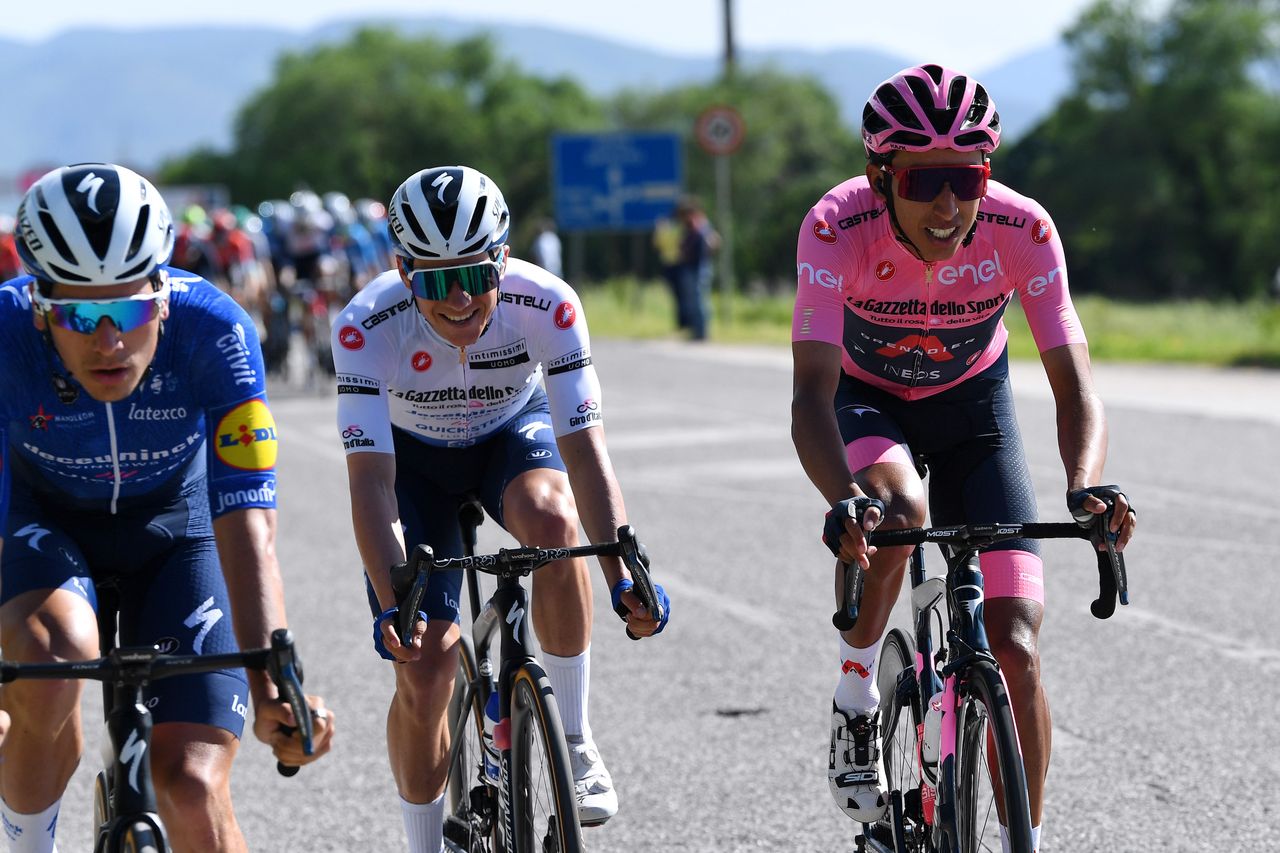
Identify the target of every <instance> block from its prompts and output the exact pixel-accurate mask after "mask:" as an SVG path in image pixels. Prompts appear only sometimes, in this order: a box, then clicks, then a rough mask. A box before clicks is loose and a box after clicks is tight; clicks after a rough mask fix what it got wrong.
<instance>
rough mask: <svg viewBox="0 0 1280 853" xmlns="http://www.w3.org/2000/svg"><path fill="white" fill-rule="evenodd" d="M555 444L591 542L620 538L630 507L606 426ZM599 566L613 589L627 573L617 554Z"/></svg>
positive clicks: (569, 434) (581, 430) (577, 434)
mask: <svg viewBox="0 0 1280 853" xmlns="http://www.w3.org/2000/svg"><path fill="white" fill-rule="evenodd" d="M556 444H557V446H558V447H559V448H560V456H561V458H562V459H564V467H565V468H566V469H567V470H568V472H569V487H570V488H571V489H572V490H573V498H574V502H575V503H577V505H578V514H579V516H580V518H581V519H582V529H583V530H585V531H586V533H587V538H588V539H590V540H591V541H592V542H609V541H611V540H613V539H615V538H617V535H618V528H619V527H621V526H622V525H624V524H626V523H627V508H626V506H624V505H623V502H622V489H621V488H619V486H618V480H617V478H616V477H615V476H614V473H613V462H612V460H610V459H609V449H608V448H607V447H606V446H605V440H604V427H603V426H599V425H597V426H591V427H587V428H586V429H580V430H577V431H575V432H571V433H567V434H565V435H562V436H560V437H558V438H557V439H556ZM600 566H601V568H602V569H603V570H604V576H605V580H606V581H608V583H609V588H610V589H612V588H613V585H614V584H616V583H617V582H618V580H619V579H620V578H622V577H625V576H626V575H625V570H624V569H623V567H622V561H621V560H620V559H618V558H617V557H601V558H600Z"/></svg>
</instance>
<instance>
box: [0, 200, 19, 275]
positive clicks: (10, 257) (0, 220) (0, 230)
mask: <svg viewBox="0 0 1280 853" xmlns="http://www.w3.org/2000/svg"><path fill="white" fill-rule="evenodd" d="M13 227H14V220H13V217H12V216H7V215H4V214H0V282H3V281H8V280H9V279H11V278H13V277H14V276H17V275H20V274H21V273H22V260H21V259H20V258H19V257H18V245H17V243H16V242H15V241H14V239H13Z"/></svg>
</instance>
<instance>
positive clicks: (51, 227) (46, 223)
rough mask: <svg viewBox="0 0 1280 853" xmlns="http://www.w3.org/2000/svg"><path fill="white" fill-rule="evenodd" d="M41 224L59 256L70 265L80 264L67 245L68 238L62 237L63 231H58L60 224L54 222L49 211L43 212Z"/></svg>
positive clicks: (41, 212) (41, 213)
mask: <svg viewBox="0 0 1280 853" xmlns="http://www.w3.org/2000/svg"><path fill="white" fill-rule="evenodd" d="M40 224H41V225H42V226H43V227H44V232H45V233H46V234H48V235H49V242H50V243H52V244H53V248H55V249H57V250H58V254H59V255H62V258H63V260H65V261H66V262H67V263H69V264H75V263H78V261H77V260H76V256H75V255H73V254H72V253H71V247H70V246H68V245H67V240H66V238H65V237H63V236H62V231H60V230H59V229H58V223H57V222H55V221H54V219H53V216H52V215H51V214H49V213H48V212H47V211H44V210H41V211H40ZM50 266H52V264H50Z"/></svg>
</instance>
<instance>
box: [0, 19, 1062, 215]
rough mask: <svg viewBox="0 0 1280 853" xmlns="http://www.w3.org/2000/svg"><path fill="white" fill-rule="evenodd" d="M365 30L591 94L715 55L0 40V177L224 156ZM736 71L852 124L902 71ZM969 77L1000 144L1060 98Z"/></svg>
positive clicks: (1007, 69) (276, 37)
mask: <svg viewBox="0 0 1280 853" xmlns="http://www.w3.org/2000/svg"><path fill="white" fill-rule="evenodd" d="M370 23H373V24H378V23H382V24H387V25H394V26H396V27H397V28H399V29H400V30H401V31H402V32H405V33H406V34H423V33H432V34H434V35H437V36H440V37H442V38H446V39H456V38H460V37H463V36H466V35H471V34H474V33H477V32H485V33H488V34H490V35H491V36H492V37H493V38H494V40H495V43H496V44H497V45H498V49H499V51H500V53H501V54H502V55H503V56H504V57H506V58H508V59H510V60H512V61H514V62H516V63H517V64H518V65H519V66H520V67H522V68H523V69H525V70H526V71H528V72H529V73H532V74H536V75H539V76H546V77H560V76H565V77H571V78H574V79H576V80H577V81H578V82H579V83H580V84H581V85H582V86H583V87H584V88H586V89H587V90H588V91H590V92H592V93H594V94H597V95H608V94H612V93H614V92H617V91H619V90H620V89H623V88H666V87H670V86H674V85H678V84H682V83H688V82H692V81H697V80H705V79H708V78H710V77H712V76H713V75H715V74H716V73H717V70H718V68H719V60H718V58H716V57H684V56H677V55H671V54H665V53H662V52H660V51H656V50H647V49H644V48H640V47H634V46H630V45H626V44H621V43H618V42H613V41H609V40H606V39H600V38H595V37H592V36H585V35H579V34H576V33H569V32H565V31H562V30H555V29H549V28H545V27H536V26H515V25H504V26H503V27H502V28H500V29H498V28H492V27H489V26H486V25H482V24H477V23H475V22H468V21H460V20H456V19H450V18H440V17H431V18H421V19H415V20H411V21H404V20H390V19H384V20H379V19H360V20H350V21H338V22H333V23H330V24H326V25H324V26H321V27H318V28H316V29H313V30H311V31H308V32H302V33H299V32H293V31H289V30H282V29H270V28H262V27H242V28H226V27H222V28H219V27H191V28H176V29H154V30H145V31H142V30H132V31H121V30H106V29H76V30H69V31H66V32H63V33H61V34H59V35H57V36H54V37H52V38H49V39H47V40H45V41H42V42H38V43H34V44H28V43H23V42H16V41H12V40H5V39H0V79H2V80H5V81H8V86H7V87H6V91H5V98H4V100H5V116H6V118H7V119H8V126H7V127H6V128H5V132H4V133H2V134H0V175H6V174H7V175H16V174H19V173H21V172H23V171H25V170H27V169H30V168H35V167H39V166H43V165H56V164H60V163H66V162H72V161H76V160H91V159H106V160H119V161H124V162H128V163H132V164H135V165H138V166H140V167H143V168H147V167H150V166H154V165H156V164H158V163H159V162H160V161H161V160H162V159H164V158H166V157H171V156H175V155H179V154H183V153H186V152H188V151H190V150H191V149H193V148H195V147H196V146H198V145H212V146H214V147H217V148H222V149H225V148H228V147H229V146H230V144H231V140H232V124H233V121H234V118H235V113H236V110H237V109H238V108H239V106H240V105H241V104H242V103H243V102H244V101H245V100H246V99H247V98H248V97H249V96H250V95H251V94H253V92H254V91H256V90H257V89H259V88H261V87H262V86H264V85H266V84H267V83H269V82H270V80H271V77H272V72H273V68H274V63H275V61H276V58H277V57H278V56H279V55H280V54H281V53H282V52H283V51H290V50H292V51H297V50H305V49H308V48H310V47H312V46H314V45H317V44H321V43H331V42H338V41H343V40H345V39H347V38H348V37H349V36H350V35H351V33H352V32H353V31H354V30H355V29H357V28H358V27H360V26H363V25H367V24H370ZM739 61H740V62H741V64H742V65H743V66H746V67H752V66H759V65H762V64H771V65H774V66H776V67H778V68H780V69H783V70H785V71H788V72H793V73H805V74H812V75H814V76H815V77H817V78H818V79H819V80H821V81H822V82H823V83H824V84H825V85H826V86H827V87H828V88H829V89H830V90H831V91H832V92H833V94H834V96H835V97H836V99H837V101H838V102H839V104H840V107H841V111H842V114H843V116H844V118H845V120H846V121H847V122H848V123H849V124H850V125H851V126H855V125H856V124H857V121H858V118H859V114H860V110H861V108H862V104H863V101H864V100H865V99H866V96H867V94H868V92H870V91H871V89H872V87H873V86H874V85H875V84H876V83H878V82H879V81H881V80H882V79H884V78H885V77H887V76H888V75H889V74H892V73H893V72H894V71H896V70H898V69H899V68H901V67H903V66H904V65H906V64H907V61H906V60H904V59H902V58H900V57H895V56H893V55H890V54H886V53H881V52H877V51H871V50H838V51H825V52H813V51H805V50H803V49H801V48H796V49H791V50H769V51H751V50H748V51H743V52H742V53H741V55H740V60H739ZM982 77H983V80H984V82H986V83H987V84H988V85H989V86H990V88H991V89H992V90H993V91H994V92H995V93H997V101H998V104H999V107H1000V112H1001V115H1002V116H1003V118H1004V121H1005V125H1006V129H1007V132H1008V133H1009V134H1011V135H1012V136H1016V135H1018V134H1019V133H1020V132H1022V131H1024V130H1026V129H1027V128H1029V127H1031V126H1032V124H1033V123H1034V122H1035V121H1036V120H1037V119H1039V118H1040V117H1041V116H1042V115H1044V114H1045V113H1046V112H1047V111H1048V110H1049V109H1051V108H1052V106H1053V104H1054V103H1055V102H1056V101H1057V99H1058V98H1059V97H1060V96H1061V94H1062V93H1063V92H1065V91H1066V89H1067V87H1068V85H1069V76H1068V72H1067V56H1066V52H1065V50H1064V49H1063V48H1062V47H1061V46H1060V45H1046V46H1044V47H1043V48H1041V49H1039V50H1037V51H1035V52H1033V53H1030V54H1027V55H1024V56H1021V57H1019V58H1017V59H1015V60H1013V61H1011V62H1009V63H1006V64H1004V65H1002V66H1000V67H998V68H995V69H992V70H989V71H986V72H984V73H983V75H982ZM3 189H7V188H0V194H3Z"/></svg>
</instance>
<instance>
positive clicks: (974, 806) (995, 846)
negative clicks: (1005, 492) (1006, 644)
mask: <svg viewBox="0 0 1280 853" xmlns="http://www.w3.org/2000/svg"><path fill="white" fill-rule="evenodd" d="M1110 516H1111V513H1110V508H1108V511H1107V512H1106V513H1104V514H1102V515H1099V516H1098V517H1097V520H1096V521H1095V522H1094V525H1093V527H1092V528H1090V529H1086V528H1082V527H1080V526H1079V525H1077V524H1075V523H1074V522H1067V523H1031V524H1017V523H1009V524H967V525H959V526H954V527H938V528H932V529H924V528H912V529H909V530H886V531H874V532H872V533H869V534H868V535H867V542H868V544H869V545H874V546H877V547H884V546H895V545H898V546H901V545H916V546H920V545H922V544H924V543H926V542H936V543H937V544H938V546H939V548H940V549H941V550H942V553H943V557H944V558H945V559H946V563H947V573H946V576H945V578H944V577H932V578H931V577H927V576H926V575H925V569H924V553H923V549H922V548H920V547H917V548H916V549H915V550H914V551H913V552H912V554H911V559H910V564H909V565H910V577H911V611H912V617H913V627H914V632H913V635H912V637H913V639H908V636H907V634H906V633H905V632H903V631H902V630H901V629H898V628H893V629H891V630H890V631H889V632H888V634H887V636H886V637H885V641H884V645H883V648H882V650H881V652H880V661H879V665H878V669H877V676H876V679H877V685H878V687H879V690H880V707H879V719H880V725H881V733H882V734H881V737H882V750H881V756H882V759H883V762H884V771H885V781H886V790H887V794H888V798H889V804H888V808H887V809H886V812H885V815H884V817H882V818H881V819H880V820H878V821H876V822H875V823H872V824H863V825H862V833H861V834H860V835H858V836H857V837H856V839H855V844H856V850H858V851H874V853H978V851H988V850H989V851H999V850H1001V849H1002V848H1001V842H1000V837H999V825H1003V826H1006V827H1007V828H1008V834H1009V840H1010V843H1011V848H1012V850H1013V851H1014V853H1033V848H1032V845H1031V814H1030V800H1029V797H1028V795H1027V780H1026V772H1025V769H1024V767H1023V762H1022V753H1021V749H1020V747H1019V743H1018V732H1017V727H1016V725H1015V723H1014V718H1013V711H1012V709H1011V707H1010V703H1009V695H1008V688H1007V686H1006V684H1005V681H1004V676H1003V675H1002V674H1001V672H1000V667H999V665H998V664H997V663H996V659H995V657H994V655H992V653H991V648H990V645H989V644H988V642H987V635H986V629H985V627H984V625H983V601H984V596H983V579H982V569H981V567H980V565H979V561H978V552H979V551H980V550H981V549H983V548H985V547H987V546H990V545H993V544H995V543H997V542H1002V541H1005V540H1008V539H1089V540H1090V541H1092V542H1093V543H1094V545H1095V547H1098V548H1099V549H1100V550H1099V552H1098V580H1099V588H1100V591H1099V596H1098V598H1097V599H1096V600H1095V601H1094V602H1093V605H1092V607H1091V610H1092V612H1093V614H1094V616H1096V617H1097V618H1099V619H1106V618H1108V617H1109V616H1111V614H1112V613H1113V612H1114V610H1115V604H1116V601H1117V600H1119V602H1120V603H1121V604H1128V603H1129V592H1128V577H1127V573H1126V570H1125V565H1124V557H1123V555H1121V554H1120V553H1118V552H1116V550H1115V547H1114V545H1115V535H1114V534H1112V533H1110V531H1109V530H1108V529H1107V524H1108V522H1109V519H1110ZM861 571H862V570H861V569H860V568H858V567H857V566H856V565H853V566H846V568H845V590H846V592H845V597H844V604H843V606H842V608H841V610H839V611H837V613H836V614H835V616H834V617H833V619H832V621H833V622H834V624H835V625H836V627H837V628H838V629H840V630H842V631H843V630H849V629H851V628H852V627H853V625H854V624H855V623H856V620H857V614H858V606H859V600H860V596H861V582H862V574H861ZM944 620H945V621H944ZM935 637H937V638H938V642H937V644H936V646H935Z"/></svg>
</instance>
